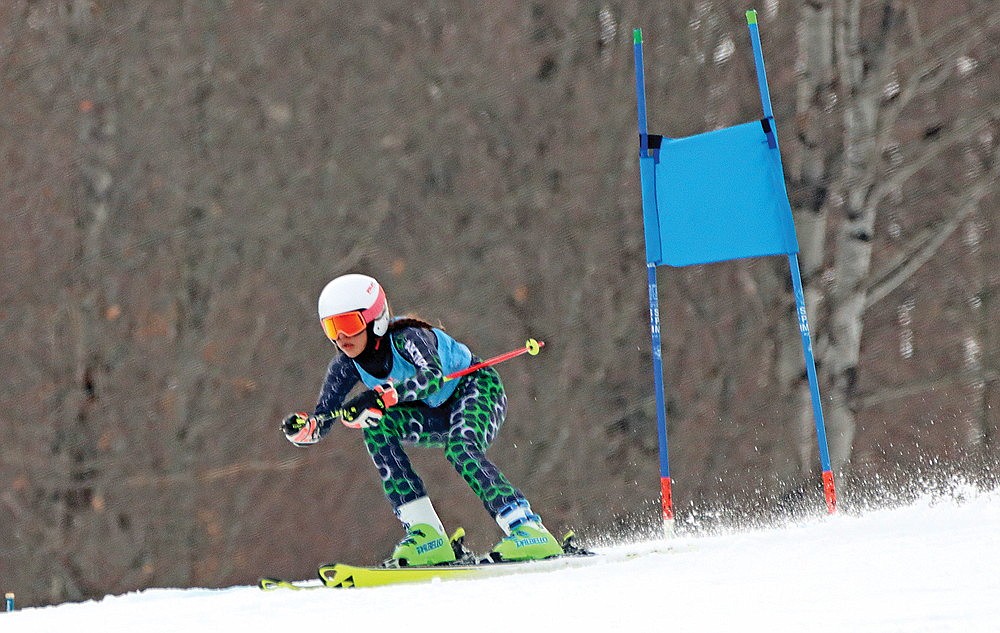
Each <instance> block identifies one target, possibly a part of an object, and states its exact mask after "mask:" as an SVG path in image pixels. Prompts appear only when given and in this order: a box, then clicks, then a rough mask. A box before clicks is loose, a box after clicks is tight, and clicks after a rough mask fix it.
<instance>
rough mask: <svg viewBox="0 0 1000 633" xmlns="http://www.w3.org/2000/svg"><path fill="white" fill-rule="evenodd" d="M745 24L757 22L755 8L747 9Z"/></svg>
mask: <svg viewBox="0 0 1000 633" xmlns="http://www.w3.org/2000/svg"><path fill="white" fill-rule="evenodd" d="M747 24H757V10H756V9H750V10H749V11H747Z"/></svg>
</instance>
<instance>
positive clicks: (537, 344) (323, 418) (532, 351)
mask: <svg viewBox="0 0 1000 633" xmlns="http://www.w3.org/2000/svg"><path fill="white" fill-rule="evenodd" d="M543 347H545V342H544V341H536V340H535V339H533V338H529V339H528V340H527V341H525V342H524V346H523V347H519V348H517V349H514V350H511V351H509V352H506V353H503V354H500V355H499V356H494V357H493V358H488V359H486V360H484V361H482V362H479V363H476V364H474V365H469V366H468V367H466V368H465V369H459V370H458V371H455V372H452V373H450V374H448V375H447V376H445V377H444V380H445V382H448V381H449V380H454V379H456V378H461V377H462V376H465V375H467V374H471V373H472V372H474V371H478V370H480V369H482V368H483V367H489V366H491V365H496V364H498V363H502V362H504V361H505V360H510V359H512V358H515V357H517V356H520V355H521V354H528V355H529V356H537V355H538V352H540V351H541V350H542V348H543ZM341 417H344V410H343V409H337V410H335V411H329V412H327V413H321V414H319V415H317V416H316V419H317V420H318V421H319V422H327V421H329V420H333V419H335V418H341Z"/></svg>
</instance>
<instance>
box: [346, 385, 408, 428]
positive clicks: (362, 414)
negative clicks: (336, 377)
mask: <svg viewBox="0 0 1000 633" xmlns="http://www.w3.org/2000/svg"><path fill="white" fill-rule="evenodd" d="M397 402H399V394H397V393H396V388H395V387H393V386H392V383H386V384H384V385H379V386H377V387H375V388H374V389H371V390H369V391H364V392H362V393H361V394H359V395H358V396H356V397H354V398H352V399H351V400H348V401H347V402H345V403H344V407H343V408H342V409H341V413H340V421H341V422H343V424H344V426H346V427H349V428H352V429H368V428H371V427H373V426H375V425H377V424H378V423H379V421H380V420H381V419H382V415H383V414H384V413H385V410H386V409H388V408H389V407H391V406H393V405H395V404H396V403H397Z"/></svg>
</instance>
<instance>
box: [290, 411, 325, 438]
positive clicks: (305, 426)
mask: <svg viewBox="0 0 1000 633" xmlns="http://www.w3.org/2000/svg"><path fill="white" fill-rule="evenodd" d="M281 432H282V433H284V434H285V439H287V440H288V441H289V442H291V443H292V444H295V445H296V446H309V445H310V444H315V443H316V442H318V441H319V420H317V419H316V416H314V415H309V414H308V413H302V412H296V413H290V414H288V415H287V416H285V419H284V420H282V421H281Z"/></svg>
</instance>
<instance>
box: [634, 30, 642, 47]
mask: <svg viewBox="0 0 1000 633" xmlns="http://www.w3.org/2000/svg"><path fill="white" fill-rule="evenodd" d="M632 43H633V44H642V29H632Z"/></svg>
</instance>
